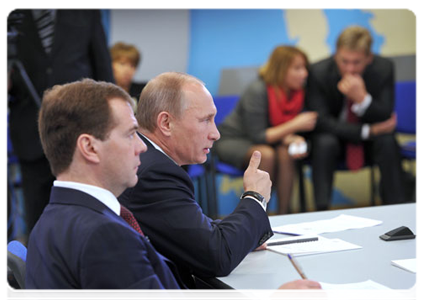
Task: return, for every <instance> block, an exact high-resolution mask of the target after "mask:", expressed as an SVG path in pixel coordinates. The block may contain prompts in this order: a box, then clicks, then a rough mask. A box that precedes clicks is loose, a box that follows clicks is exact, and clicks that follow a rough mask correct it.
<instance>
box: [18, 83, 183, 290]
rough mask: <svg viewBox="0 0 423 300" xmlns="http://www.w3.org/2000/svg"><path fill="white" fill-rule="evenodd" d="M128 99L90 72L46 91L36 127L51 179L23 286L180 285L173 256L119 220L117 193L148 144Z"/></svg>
mask: <svg viewBox="0 0 423 300" xmlns="http://www.w3.org/2000/svg"><path fill="white" fill-rule="evenodd" d="M133 105H134V102H133V100H132V99H131V98H130V96H129V95H128V94H127V93H126V92H125V91H123V90H122V89H121V88H119V87H117V86H115V85H114V84H111V83H105V82H95V81H93V80H91V79H85V80H83V81H79V82H74V83H70V84H66V85H62V86H55V87H54V88H53V89H51V90H50V91H48V92H46V93H45V95H44V98H43V102H42V106H41V110H40V117H39V132H40V136H41V143H42V145H43V149H44V152H45V154H46V156H47V158H48V160H49V162H50V165H51V169H52V172H53V174H54V175H55V176H56V177H57V180H56V181H54V186H53V188H52V192H51V197H50V203H49V204H48V205H47V207H46V209H45V210H44V212H43V214H42V215H41V217H40V219H39V220H38V222H37V224H36V225H35V227H34V229H33V231H32V233H31V235H30V240H29V244H28V254H27V263H26V287H27V288H29V289H34V288H37V289H74V288H75V289H115V288H119V289H150V288H155V289H178V288H179V285H178V282H177V280H176V279H175V277H174V275H173V274H172V272H171V270H170V268H169V266H170V267H171V266H172V264H171V262H170V261H168V260H167V259H166V258H164V257H163V256H161V255H160V254H158V253H157V252H156V251H155V249H154V248H153V246H152V245H151V244H150V243H149V242H148V240H147V239H146V238H145V237H144V235H143V233H142V231H141V229H140V228H137V226H133V227H132V225H131V226H130V221H127V220H126V219H125V220H124V218H125V215H124V214H126V215H129V216H130V215H131V214H130V212H127V211H126V213H125V209H124V208H121V206H120V204H119V202H118V200H117V198H116V197H117V196H118V195H119V194H121V193H122V192H123V191H124V190H125V189H126V188H127V187H131V186H134V185H135V183H136V182H137V180H138V178H137V175H136V172H137V169H138V167H139V165H140V159H139V154H140V153H142V152H144V151H146V145H145V144H144V143H143V142H142V141H141V139H140V138H139V137H138V135H137V128H138V123H137V120H136V119H135V116H134V114H133V109H132V107H133ZM120 215H122V217H121V216H120ZM132 219H133V223H135V224H137V223H136V221H135V219H134V218H133V216H132ZM137 231H138V232H137Z"/></svg>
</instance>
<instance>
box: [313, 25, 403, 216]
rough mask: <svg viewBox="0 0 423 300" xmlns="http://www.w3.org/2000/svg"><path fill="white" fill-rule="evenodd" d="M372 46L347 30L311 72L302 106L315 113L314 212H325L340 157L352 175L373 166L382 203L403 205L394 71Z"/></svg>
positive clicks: (366, 37)
mask: <svg viewBox="0 0 423 300" xmlns="http://www.w3.org/2000/svg"><path fill="white" fill-rule="evenodd" d="M371 46H372V37H371V35H370V33H369V31H368V30H367V29H365V28H362V27H358V26H353V27H349V28H347V29H345V30H344V31H343V32H342V34H341V35H340V36H339V37H338V40H337V44H336V53H335V55H334V56H332V57H329V58H327V59H324V60H322V61H320V62H317V63H315V64H313V65H312V66H311V69H310V74H309V80H308V88H307V96H306V106H307V108H308V109H309V110H314V111H317V112H318V113H319V118H318V121H317V124H316V130H315V133H314V134H313V137H312V154H311V158H312V170H313V172H312V173H313V187H314V199H315V204H316V208H317V210H326V209H328V207H329V204H330V202H331V196H332V185H333V173H334V171H335V170H336V168H337V165H338V163H339V161H340V159H342V158H344V159H345V161H346V165H347V167H348V168H349V169H350V170H352V171H354V170H358V169H360V168H361V167H362V166H363V165H364V163H365V161H372V162H374V163H375V164H377V165H378V167H379V170H380V173H381V183H380V185H381V188H380V192H381V198H382V201H383V203H384V204H392V203H401V202H404V201H405V199H404V192H403V187H402V178H401V170H402V169H401V161H400V153H399V146H398V143H397V141H396V139H395V135H394V130H395V126H396V115H395V114H394V113H393V109H394V67H393V64H392V62H391V61H389V60H388V59H386V58H382V57H380V56H378V55H374V54H373V53H372V52H371Z"/></svg>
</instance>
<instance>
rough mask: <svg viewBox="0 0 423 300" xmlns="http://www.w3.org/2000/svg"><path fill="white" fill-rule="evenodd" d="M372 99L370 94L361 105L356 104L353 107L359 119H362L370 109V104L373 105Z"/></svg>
mask: <svg viewBox="0 0 423 300" xmlns="http://www.w3.org/2000/svg"><path fill="white" fill-rule="evenodd" d="M372 99H373V98H372V96H371V95H370V94H367V95H366V96H365V97H364V100H363V101H362V102H361V103H354V104H353V105H351V110H352V111H353V113H355V114H356V115H357V116H358V117H361V116H362V115H364V113H365V112H366V110H367V108H369V106H370V104H372Z"/></svg>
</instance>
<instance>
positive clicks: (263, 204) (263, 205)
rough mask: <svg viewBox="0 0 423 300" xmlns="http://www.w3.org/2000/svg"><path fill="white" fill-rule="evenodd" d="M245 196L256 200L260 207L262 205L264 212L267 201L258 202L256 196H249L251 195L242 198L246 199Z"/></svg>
mask: <svg viewBox="0 0 423 300" xmlns="http://www.w3.org/2000/svg"><path fill="white" fill-rule="evenodd" d="M246 198H248V199H252V200H254V201H256V202H257V203H258V204H260V206H261V207H263V209H264V211H265V212H266V208H267V202H265V203H261V202H260V201H258V200H257V199H256V198H254V197H251V196H245V197H244V198H243V199H246Z"/></svg>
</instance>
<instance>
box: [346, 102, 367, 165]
mask: <svg viewBox="0 0 423 300" xmlns="http://www.w3.org/2000/svg"><path fill="white" fill-rule="evenodd" d="M347 101H348V115H347V121H348V122H349V123H358V117H357V116H356V115H355V114H354V113H353V112H352V111H351V105H352V104H353V103H352V101H351V100H347ZM346 164H347V168H348V169H350V170H352V171H357V170H359V169H361V168H362V167H363V166H364V149H363V144H362V143H358V144H354V143H347V147H346Z"/></svg>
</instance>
